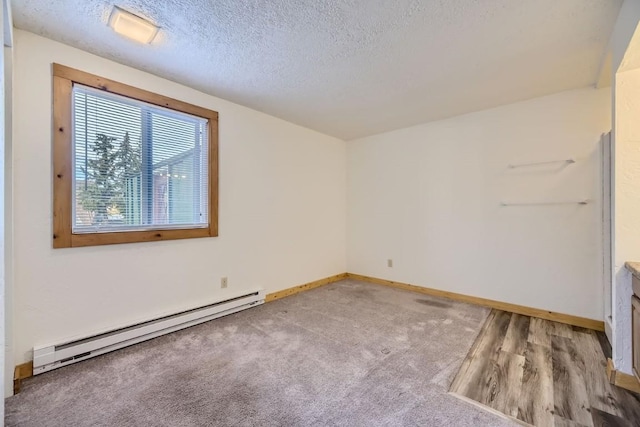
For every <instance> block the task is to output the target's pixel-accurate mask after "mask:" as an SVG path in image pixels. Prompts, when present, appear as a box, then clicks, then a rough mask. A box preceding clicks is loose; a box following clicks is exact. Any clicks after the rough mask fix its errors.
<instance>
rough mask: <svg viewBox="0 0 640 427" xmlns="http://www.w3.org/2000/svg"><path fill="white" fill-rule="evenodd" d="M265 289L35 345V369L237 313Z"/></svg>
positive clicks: (261, 296) (40, 370) (47, 368)
mask: <svg viewBox="0 0 640 427" xmlns="http://www.w3.org/2000/svg"><path fill="white" fill-rule="evenodd" d="M264 295H265V294H264V290H257V291H251V292H248V293H245V294H242V295H240V296H237V297H233V298H227V299H225V300H222V301H217V302H215V303H212V304H208V305H204V306H201V307H196V308H192V309H189V310H184V311H180V312H178V313H174V314H170V315H167V316H163V317H159V318H156V319H151V320H147V321H144V322H140V323H136V324H135V325H130V326H125V327H122V328H117V329H112V330H110V331H106V332H101V333H98V334H95V335H92V336H90V337H86V338H81V339H77V340H73V341H67V342H63V343H60V344H55V345H49V346H40V347H35V348H34V349H33V373H34V375H35V374H41V373H43V372H47V371H50V370H52V369H56V368H59V367H61V366H65V365H69V364H71V363H75V362H78V361H80V360H85V359H88V358H90V357H95V356H99V355H101V354H104V353H108V352H110V351H114V350H117V349H120V348H123V347H127V346H130V345H133V344H137V343H139V342H142V341H146V340H149V339H151V338H155V337H158V336H160V335H164V334H168V333H170V332H174V331H177V330H180V329H184V328H188V327H189V326H194V325H197V324H199V323H203V322H206V321H209V320H213V319H216V318H218V317H222V316H226V315H228V314H231V313H236V312H238V311H241V310H245V309H247V308H250V307H253V306H255V305H258V304H263V303H264Z"/></svg>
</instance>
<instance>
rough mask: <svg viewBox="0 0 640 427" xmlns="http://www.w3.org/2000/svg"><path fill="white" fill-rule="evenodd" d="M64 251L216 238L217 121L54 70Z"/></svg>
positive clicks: (59, 232)
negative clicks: (161, 241)
mask: <svg viewBox="0 0 640 427" xmlns="http://www.w3.org/2000/svg"><path fill="white" fill-rule="evenodd" d="M53 87H54V100H53V106H54V107H53V108H54V138H53V144H54V147H53V148H54V149H53V154H54V200H53V208H54V212H53V219H54V221H53V228H54V232H53V246H54V247H55V248H64V247H76V246H91V245H103V244H114V243H131V242H140V241H153V240H170V239H184V238H193V237H211V236H217V152H218V150H217V146H218V141H217V138H218V126H217V124H218V113H216V112H215V111H211V110H207V109H204V108H201V107H197V106H194V105H190V104H186V103H183V102H181V101H177V100H174V99H171V98H167V97H164V96H161V95H157V94H153V93H150V92H146V91H143V90H140V89H136V88H133V87H130V86H127V85H124V84H121V83H117V82H114V81H110V80H107V79H103V78H101V77H97V76H94V75H91V74H87V73H83V72H81V71H77V70H74V69H71V68H68V67H64V66H61V65H58V64H54V65H53Z"/></svg>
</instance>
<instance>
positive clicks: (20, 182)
mask: <svg viewBox="0 0 640 427" xmlns="http://www.w3.org/2000/svg"><path fill="white" fill-rule="evenodd" d="M52 62H57V63H60V64H63V65H67V66H70V67H74V68H78V69H80V70H83V71H87V72H90V73H94V74H98V75H101V76H104V77H107V78H110V79H113V80H117V81H120V82H123V83H126V84H129V85H133V86H137V87H140V88H143V89H146V90H150V91H153V92H157V93H161V94H163V95H167V96H170V97H173V98H176V99H180V100H184V101H186V102H189V103H193V104H196V105H201V106H203V107H205V108H210V109H213V110H216V111H218V112H219V113H220V213H219V218H220V220H219V229H220V237H218V238H208V239H191V240H179V241H166V242H154V243H139V244H128V245H114V246H104V247H90V248H75V249H57V250H54V249H52V248H51V63H52ZM14 69H15V83H14V100H15V102H14V134H13V135H14V152H13V167H14V172H13V177H14V204H13V214H14V223H13V226H14V235H15V244H14V260H13V264H14V273H15V286H14V289H15V294H14V316H13V321H14V324H13V329H14V346H15V348H14V352H13V353H14V360H13V363H15V364H19V363H22V362H24V361H27V360H29V359H31V357H32V355H31V350H32V348H33V347H34V346H36V345H46V344H52V343H54V344H55V343H58V342H60V341H62V340H65V339H68V338H70V337H78V336H83V335H87V334H93V333H95V332H97V331H101V330H105V329H108V328H113V327H117V326H121V325H127V324H130V323H132V322H136V321H139V320H144V319H149V318H152V317H154V316H157V315H160V314H164V313H168V312H173V311H176V310H179V309H185V308H192V307H194V306H199V305H202V304H203V303H207V302H209V301H214V300H216V299H218V298H222V297H229V296H233V295H235V294H237V293H239V292H241V291H243V290H246V289H250V288H254V287H263V288H265V289H266V290H267V292H273V291H277V290H281V289H284V288H287V287H291V286H295V285H298V284H302V283H305V282H308V281H312V280H316V279H320V278H323V277H326V276H330V275H334V274H337V273H342V272H344V271H345V270H346V266H345V210H346V207H345V205H346V197H345V181H346V175H345V174H346V172H345V171H346V167H345V159H346V153H345V143H344V142H343V141H340V140H338V139H335V138H331V137H327V136H325V135H322V134H319V133H317V132H314V131H310V130H308V129H305V128H302V127H299V126H295V125H292V124H290V123H288V122H285V121H282V120H279V119H276V118H274V117H271V116H268V115H265V114H262V113H259V112H257V111H253V110H250V109H248V108H245V107H241V106H239V105H235V104H232V103H230V102H227V101H224V100H221V99H218V98H215V97H212V96H209V95H206V94H203V93H201V92H198V91H196V90H193V89H190V88H187V87H185V86H182V85H179V84H176V83H173V82H171V81H168V80H164V79H161V78H158V77H156V76H153V75H150V74H148V73H145V72H142V71H138V70H135V69H132V68H129V67H126V66H123V65H120V64H117V63H115V62H112V61H108V60H105V59H102V58H99V57H96V56H93V55H91V54H88V53H86V52H83V51H80V50H78V49H74V48H71V47H69V46H66V45H62V44H60V43H56V42H53V41H51V40H48V39H45V38H42V37H39V36H36V35H33V34H31V33H27V32H23V31H16V33H15V68H14ZM222 276H226V277H228V278H229V287H228V289H226V290H222V289H220V278H221V277H222Z"/></svg>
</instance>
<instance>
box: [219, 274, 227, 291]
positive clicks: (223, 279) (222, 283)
mask: <svg viewBox="0 0 640 427" xmlns="http://www.w3.org/2000/svg"><path fill="white" fill-rule="evenodd" d="M220 287H221V288H223V289H224V288H226V287H227V278H226V277H223V278H222V279H220Z"/></svg>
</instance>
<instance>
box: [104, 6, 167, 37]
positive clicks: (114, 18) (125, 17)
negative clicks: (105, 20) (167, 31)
mask: <svg viewBox="0 0 640 427" xmlns="http://www.w3.org/2000/svg"><path fill="white" fill-rule="evenodd" d="M109 26H110V27H111V28H113V31H115V32H116V33H118V34H121V35H123V36H125V37H127V38H130V39H132V40H135V41H137V42H140V43H144V44H148V43H151V41H152V40H153V38H154V37H155V36H156V34H158V27H156V26H155V25H153V24H152V23H151V22H149V21H147V20H146V19H143V18H140V17H139V16H136V15H133V14H131V13H129V12H127V11H126V10H122V9H120V8H119V7H117V6H114V7H113V11H112V12H111V17H110V18H109Z"/></svg>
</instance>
